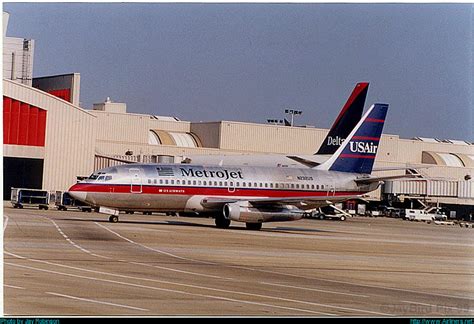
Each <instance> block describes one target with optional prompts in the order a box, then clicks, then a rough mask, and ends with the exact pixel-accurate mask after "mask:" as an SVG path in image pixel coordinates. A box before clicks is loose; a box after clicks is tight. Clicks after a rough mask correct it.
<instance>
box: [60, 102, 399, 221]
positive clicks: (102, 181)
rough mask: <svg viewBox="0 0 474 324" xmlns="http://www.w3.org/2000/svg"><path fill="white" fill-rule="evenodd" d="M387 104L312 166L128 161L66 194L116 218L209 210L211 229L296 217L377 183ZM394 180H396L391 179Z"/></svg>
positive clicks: (370, 113)
mask: <svg viewBox="0 0 474 324" xmlns="http://www.w3.org/2000/svg"><path fill="white" fill-rule="evenodd" d="M387 110H388V105H387V104H375V105H373V106H372V107H371V108H370V109H369V110H368V111H367V112H366V114H365V115H364V117H363V118H362V119H361V120H360V121H359V122H358V124H357V125H356V127H355V128H354V129H353V130H352V132H351V133H350V134H349V136H348V137H347V140H346V141H344V142H343V143H342V145H341V146H340V147H339V149H338V150H337V151H336V152H335V153H334V154H333V155H332V156H331V157H330V158H329V159H328V160H327V161H325V162H324V163H322V164H320V165H318V166H316V167H314V168H308V167H302V168H280V167H254V166H215V165H187V164H132V165H128V164H126V165H120V166H115V167H110V168H107V169H103V170H100V171H97V172H95V173H94V174H92V175H91V176H90V177H89V178H88V179H85V180H83V181H80V182H78V183H77V184H75V185H73V186H72V187H71V188H70V189H69V193H70V195H71V196H72V197H74V198H76V199H78V200H81V201H83V202H86V203H88V204H91V205H93V206H100V207H101V210H100V211H101V212H105V213H108V214H110V215H111V216H110V218H109V220H110V221H111V222H117V221H118V213H119V210H122V211H160V212H166V211H173V212H174V211H184V212H197V213H212V215H213V217H214V218H215V223H216V226H217V227H219V228H227V227H229V225H230V222H231V221H232V220H233V221H238V222H245V223H246V226H247V228H248V229H256V230H258V229H260V228H261V226H262V223H263V222H277V221H278V222H279V221H290V220H298V219H301V218H302V217H303V213H304V211H305V210H309V209H313V208H317V207H321V206H325V205H330V204H333V203H337V202H340V201H345V200H347V199H354V198H358V197H360V196H361V195H363V194H365V193H367V192H370V191H372V190H375V189H376V188H377V187H378V186H379V184H380V183H381V181H382V180H384V179H388V178H395V176H392V177H372V176H370V173H371V171H372V167H373V164H374V159H375V156H376V153H377V149H378V146H379V141H380V136H381V134H382V128H383V125H384V122H385V116H386V113H387ZM397 177H400V176H397Z"/></svg>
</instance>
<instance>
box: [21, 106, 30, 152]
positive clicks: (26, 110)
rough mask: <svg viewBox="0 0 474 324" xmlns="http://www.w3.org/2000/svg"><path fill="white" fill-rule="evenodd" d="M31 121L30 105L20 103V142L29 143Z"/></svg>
mask: <svg viewBox="0 0 474 324" xmlns="http://www.w3.org/2000/svg"><path fill="white" fill-rule="evenodd" d="M29 123H30V105H28V104H26V103H23V102H22V103H20V126H19V128H18V144H19V145H27V144H28V124H29Z"/></svg>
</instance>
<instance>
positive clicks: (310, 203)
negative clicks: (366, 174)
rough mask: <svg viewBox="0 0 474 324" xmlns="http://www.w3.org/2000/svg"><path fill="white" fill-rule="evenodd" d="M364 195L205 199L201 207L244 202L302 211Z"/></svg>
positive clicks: (214, 207)
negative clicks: (291, 207)
mask: <svg viewBox="0 0 474 324" xmlns="http://www.w3.org/2000/svg"><path fill="white" fill-rule="evenodd" d="M362 197H363V195H345V196H342V195H341V196H334V195H327V196H318V197H314V196H309V197H307V196H305V197H286V198H250V199H248V198H235V199H233V198H218V197H216V198H215V197H208V198H203V199H202V201H201V205H202V206H203V207H205V208H210V209H220V208H222V207H223V206H224V205H225V204H229V203H235V202H242V203H245V202H247V203H249V204H250V205H252V206H253V207H268V208H271V207H281V206H282V205H292V206H295V207H297V208H299V209H302V210H307V209H313V208H317V207H322V206H328V205H332V204H335V203H338V202H342V201H346V200H349V199H359V198H362Z"/></svg>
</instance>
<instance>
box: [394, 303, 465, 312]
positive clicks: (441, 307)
mask: <svg viewBox="0 0 474 324" xmlns="http://www.w3.org/2000/svg"><path fill="white" fill-rule="evenodd" d="M402 303H405V304H414V305H421V306H428V307H431V308H432V309H434V310H435V311H438V312H439V311H442V310H446V309H455V310H460V311H463V312H467V313H474V309H469V308H459V307H452V306H445V305H433V304H425V303H420V302H414V301H409V300H402Z"/></svg>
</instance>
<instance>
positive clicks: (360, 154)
mask: <svg viewBox="0 0 474 324" xmlns="http://www.w3.org/2000/svg"><path fill="white" fill-rule="evenodd" d="M387 110H388V104H381V103H377V104H374V105H372V106H371V107H370V108H369V110H368V111H367V112H366V113H365V115H364V117H362V119H361V120H360V121H359V123H358V124H357V125H356V126H355V128H354V129H353V130H352V132H351V133H350V134H349V136H348V137H347V139H346V140H345V141H344V143H342V145H341V146H340V147H339V148H338V149H337V151H336V152H335V153H334V154H333V155H332V156H331V157H330V158H329V159H328V160H327V161H325V162H324V163H322V164H321V165H319V166H317V167H316V169H320V170H329V171H340V172H351V173H364V174H370V173H371V172H372V168H373V166H374V161H375V156H376V154H377V149H378V147H379V142H380V136H381V135H382V129H383V125H384V123H385V117H386V115H387Z"/></svg>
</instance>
